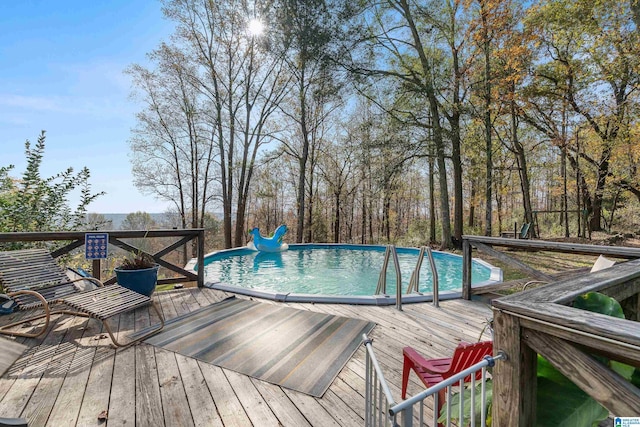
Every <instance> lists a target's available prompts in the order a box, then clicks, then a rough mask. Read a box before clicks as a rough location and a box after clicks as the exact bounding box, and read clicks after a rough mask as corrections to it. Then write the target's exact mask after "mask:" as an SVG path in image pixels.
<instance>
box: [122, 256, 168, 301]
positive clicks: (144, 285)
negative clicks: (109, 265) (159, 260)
mask: <svg viewBox="0 0 640 427" xmlns="http://www.w3.org/2000/svg"><path fill="white" fill-rule="evenodd" d="M159 267H160V266H159V265H158V264H156V262H155V260H154V259H153V257H151V255H149V254H147V253H144V252H142V251H139V252H134V253H133V256H131V257H129V258H125V259H124V261H123V262H122V264H120V266H119V267H116V268H115V269H114V271H115V273H116V278H117V280H118V284H119V285H120V286H124V287H125V288H128V289H131V290H132V291H135V292H137V293H139V294H142V295H146V296H151V294H153V291H155V290H156V283H157V281H158V268H159Z"/></svg>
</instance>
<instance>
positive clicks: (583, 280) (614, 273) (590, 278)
mask: <svg viewBox="0 0 640 427" xmlns="http://www.w3.org/2000/svg"><path fill="white" fill-rule="evenodd" d="M636 280H640V260H633V261H627V262H623V263H620V264H616V265H614V266H613V267H610V268H607V269H604V270H600V271H596V272H594V273H589V274H583V275H580V276H577V277H569V278H567V279H564V280H561V281H558V282H555V283H553V284H552V285H547V286H544V287H541V288H536V289H531V290H529V291H527V292H526V293H519V294H513V295H509V296H507V297H504V298H501V299H500V302H501V303H502V302H504V303H509V302H510V301H526V302H554V303H558V304H564V305H567V304H570V303H571V302H573V300H574V299H575V298H576V297H577V296H579V295H583V294H585V293H587V292H590V291H597V292H604V291H605V290H606V289H616V286H620V289H623V288H624V287H625V285H626V284H627V283H631V282H633V281H636Z"/></svg>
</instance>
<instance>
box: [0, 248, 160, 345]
mask: <svg viewBox="0 0 640 427" xmlns="http://www.w3.org/2000/svg"><path fill="white" fill-rule="evenodd" d="M81 281H82V282H83V283H86V281H90V282H92V283H93V284H95V285H96V286H97V287H96V288H95V289H90V290H81V289H82V288H83V287H81V286H76V283H80V282H81ZM0 284H1V285H2V287H3V288H4V290H5V292H6V293H7V295H8V296H9V297H11V298H13V300H14V301H15V302H16V305H17V308H18V309H19V310H31V309H36V308H42V309H43V310H44V313H40V314H38V315H35V316H32V317H29V318H28V319H23V320H20V321H18V322H14V323H11V324H9V325H5V326H3V327H1V328H0V333H1V334H6V335H12V336H23V337H38V336H40V335H42V334H44V333H45V332H46V330H47V328H48V326H49V322H50V318H51V315H53V314H58V313H65V314H71V315H75V316H84V317H91V318H94V319H98V320H100V321H101V322H102V323H103V325H104V328H105V329H106V331H107V333H108V334H109V336H110V337H111V341H113V343H114V344H115V345H116V346H118V347H121V346H124V345H130V344H133V343H135V342H138V341H140V340H142V339H145V338H147V337H149V336H151V335H153V334H155V333H156V332H158V331H160V330H161V329H162V328H163V327H164V319H163V317H162V314H161V313H160V311H159V310H158V308H157V307H156V305H155V303H154V302H153V300H152V299H151V298H150V297H147V296H145V295H140V294H138V293H136V292H134V291H131V290H129V289H127V288H124V287H122V286H120V285H109V286H103V284H102V282H100V281H99V280H97V279H95V278H87V277H83V278H80V279H77V280H70V279H69V278H68V277H67V275H66V274H65V272H64V271H63V270H62V268H60V266H59V265H58V264H57V263H56V261H55V260H54V259H53V257H52V256H51V254H50V253H49V252H48V251H46V250H44V249H24V250H16V251H5V252H0ZM149 303H150V304H151V306H152V307H153V309H154V310H155V311H156V313H157V314H158V317H159V318H160V323H159V326H158V327H157V328H154V329H153V330H151V331H150V332H149V333H148V334H145V335H143V336H141V337H136V339H135V340H134V341H132V342H130V343H127V344H121V343H119V342H118V341H117V340H116V338H115V337H114V336H113V333H112V331H111V328H110V327H109V325H108V323H107V320H108V319H109V318H111V317H113V316H117V315H119V314H121V313H125V312H127V311H130V310H134V309H136V308H138V307H142V306H145V305H147V304H149ZM54 305H61V306H62V308H61V309H58V310H55V311H52V310H51V308H52V306H54ZM41 318H45V324H44V325H43V326H42V327H41V328H40V329H39V330H36V331H29V332H21V331H19V330H15V328H14V327H15V326H17V325H20V324H24V323H26V322H30V321H33V320H36V319H41ZM12 328H14V329H12Z"/></svg>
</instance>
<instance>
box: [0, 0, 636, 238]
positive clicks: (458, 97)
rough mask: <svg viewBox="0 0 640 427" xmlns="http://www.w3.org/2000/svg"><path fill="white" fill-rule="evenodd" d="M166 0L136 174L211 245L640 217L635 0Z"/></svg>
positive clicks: (585, 225)
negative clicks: (258, 233) (283, 235)
mask: <svg viewBox="0 0 640 427" xmlns="http://www.w3.org/2000/svg"><path fill="white" fill-rule="evenodd" d="M161 4H162V8H163V12H164V14H165V16H166V18H167V19H169V20H171V21H173V22H174V23H175V24H176V30H175V32H174V34H172V36H171V38H170V39H169V40H167V41H166V42H164V43H162V44H161V45H160V46H158V48H157V49H155V50H154V51H152V52H150V53H149V55H148V56H149V60H150V63H151V65H150V66H141V65H137V64H133V65H131V66H130V67H129V68H128V69H127V70H126V72H127V73H128V74H129V75H130V76H131V77H132V80H133V82H134V87H133V96H134V98H135V99H136V100H137V101H138V102H139V103H140V106H141V107H140V111H139V113H138V114H137V116H136V119H137V120H136V126H135V128H134V129H132V136H131V139H130V146H131V151H132V169H133V174H134V178H135V185H136V186H137V187H138V188H139V189H140V190H141V191H143V192H144V193H145V194H150V195H154V196H155V197H157V198H159V199H162V200H165V201H169V202H171V203H172V204H173V206H174V208H173V209H172V212H171V213H170V214H171V215H172V217H173V218H175V221H174V222H175V223H176V224H175V225H174V226H178V227H184V228H190V227H205V228H209V229H211V231H212V232H213V233H212V234H211V237H212V240H211V242H212V244H213V245H214V246H213V247H214V248H224V247H233V246H242V245H244V244H246V242H247V240H248V233H247V232H248V230H250V229H251V228H253V227H255V226H257V227H260V228H261V229H262V230H263V233H264V234H268V233H270V232H272V231H273V229H275V227H277V226H278V225H279V224H281V223H285V224H287V225H288V226H289V229H290V232H289V234H288V236H287V240H288V241H289V242H294V241H295V242H344V243H384V242H396V243H399V244H404V245H422V244H425V243H428V242H432V243H433V242H439V244H440V246H441V247H442V248H451V247H454V246H456V245H457V244H458V243H459V242H460V237H461V235H462V234H482V235H500V233H502V232H504V231H512V230H513V229H514V222H517V223H518V224H521V223H523V222H526V223H536V225H538V227H534V228H533V230H536V232H537V231H539V232H540V233H541V234H542V235H543V237H551V236H556V237H570V236H585V237H589V236H590V234H591V232H592V231H607V232H610V231H614V230H617V231H620V230H624V231H625V232H638V231H640V230H639V224H640V218H639V217H640V210H639V209H638V207H639V205H640V178H639V177H638V174H637V167H638V162H640V145H639V144H637V143H636V141H637V137H638V132H639V128H638V117H639V116H638V114H639V109H638V106H639V104H638V93H637V88H638V77H639V71H640V69H639V67H640V64H639V58H640V56H639V55H638V54H639V50H640V43H638V41H639V37H638V35H639V33H638V25H637V22H638V14H639V12H640V11H639V9H638V4H637V1H636V0H627V1H620V2H618V1H612V0H589V1H585V0H578V1H568V0H554V1H534V2H518V1H499V0H465V1H454V0H437V1H413V2H412V1H408V0H386V1H383V2H370V1H362V2H351V1H346V0H302V1H300V0H273V1H270V2H265V3H261V2H247V1H240V0H227V1H224V2H210V1H206V0H164V1H162V2H161ZM249 29H251V30H249ZM42 139H44V134H43V135H42ZM3 173H4V176H5V178H7V177H8V175H7V174H8V170H7V169H6V168H5V169H4V170H0V178H1V177H2V174H3ZM28 173H29V171H27V174H28ZM84 173H85V172H83V174H84ZM86 178H88V171H87V172H86V177H85V176H84V175H83V179H85V180H86ZM5 182H8V181H5ZM10 184H11V183H9V184H6V186H9V187H10ZM9 187H7V188H9ZM5 194H8V193H5ZM0 195H1V194H0ZM98 196H99V194H96V195H94V194H91V193H90V191H89V188H87V189H86V198H85V199H83V200H84V201H86V202H87V203H85V204H84V205H82V211H81V212H78V216H77V218H76V217H74V218H75V219H74V221H73V223H74V224H75V225H74V227H76V228H77V227H79V225H78V224H79V222H78V221H77V219H78V218H81V217H82V218H85V217H86V216H85V214H86V207H87V206H88V203H90V201H91V200H92V198H94V197H98ZM1 199H2V197H0V202H2V200H1ZM26 203H27V202H24V203H22V205H20V206H17V208H16V209H14V211H12V212H15V213H16V215H19V214H21V212H26V210H25V207H24V206H23V205H25V204H26ZM21 206H22V207H21ZM14 207H16V206H14ZM212 212H216V213H217V212H222V220H221V223H218V221H217V220H216V218H214V216H212V214H211V213H212ZM80 214H82V215H80ZM536 220H537V221H536ZM80 222H82V221H80ZM85 225H86V224H85ZM218 226H219V232H217V230H218ZM3 228H6V229H7V231H11V230H13V231H18V230H17V229H15V227H14V228H11V227H8V226H7V227H3ZM214 230H216V231H214ZM42 231H44V230H42Z"/></svg>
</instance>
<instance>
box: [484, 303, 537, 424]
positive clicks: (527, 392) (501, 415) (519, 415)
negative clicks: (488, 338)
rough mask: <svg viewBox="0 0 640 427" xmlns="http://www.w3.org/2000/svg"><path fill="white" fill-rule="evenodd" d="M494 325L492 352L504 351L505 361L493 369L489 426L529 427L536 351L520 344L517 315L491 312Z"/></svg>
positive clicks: (532, 418)
mask: <svg viewBox="0 0 640 427" xmlns="http://www.w3.org/2000/svg"><path fill="white" fill-rule="evenodd" d="M494 328H495V330H494V339H493V348H494V351H504V352H505V353H506V354H507V360H501V361H499V362H498V363H496V366H495V368H494V375H493V412H492V417H493V423H492V425H493V426H494V427H532V426H534V425H535V424H536V421H535V413H536V408H535V402H536V369H537V366H536V362H537V358H536V354H535V353H534V352H533V351H532V350H531V349H530V348H529V347H527V346H526V345H524V344H523V342H522V339H521V332H520V331H521V328H520V321H519V319H518V318H517V317H515V316H511V315H510V314H508V313H503V312H501V311H494Z"/></svg>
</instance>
